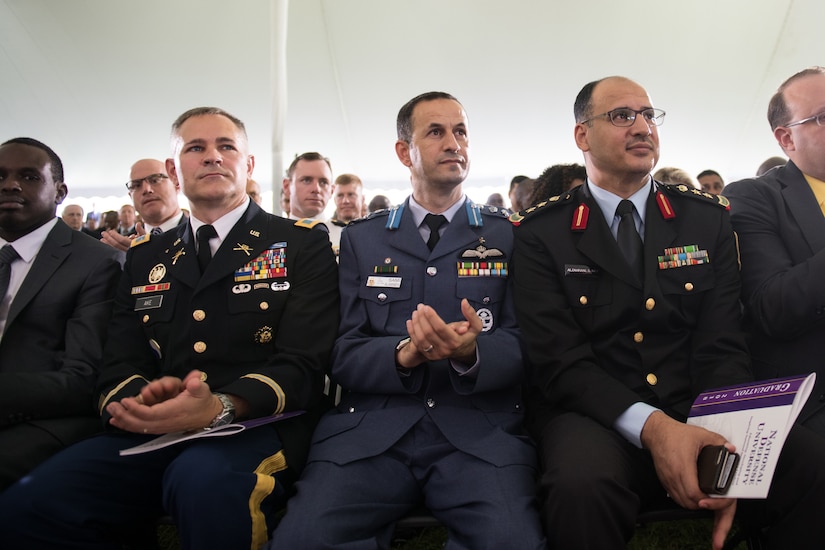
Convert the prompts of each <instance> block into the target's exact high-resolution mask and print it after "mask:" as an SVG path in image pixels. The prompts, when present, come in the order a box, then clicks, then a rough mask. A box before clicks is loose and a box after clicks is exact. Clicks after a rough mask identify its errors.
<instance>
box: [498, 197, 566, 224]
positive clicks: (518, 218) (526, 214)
mask: <svg viewBox="0 0 825 550" xmlns="http://www.w3.org/2000/svg"><path fill="white" fill-rule="evenodd" d="M572 198H573V194H572V193H570V192H569V191H568V192H566V193H563V194H561V195H555V196H553V197H550V198H548V199H545V200H543V201H540V202H537V203H536V204H534V205H533V206H531V207H530V208H527V209H525V210H520V211H519V212H513V213H512V214H511V215H510V222H511V223H512V224H513V225H519V224H520V223H521V222H523V221H525V220H527V219H529V218H532V217H534V216H536V215H537V214H539V213H541V212H545V211H547V209H548V208H549V207H551V206H556V205H557V204H565V203H567V202H568V201H570V199H572Z"/></svg>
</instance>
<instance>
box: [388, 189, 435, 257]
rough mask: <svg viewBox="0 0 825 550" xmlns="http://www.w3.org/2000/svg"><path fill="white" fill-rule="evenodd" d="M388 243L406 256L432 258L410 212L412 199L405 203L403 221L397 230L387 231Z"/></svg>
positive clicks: (402, 214)
mask: <svg viewBox="0 0 825 550" xmlns="http://www.w3.org/2000/svg"><path fill="white" fill-rule="evenodd" d="M386 231H387V243H388V244H389V245H390V246H392V247H393V248H396V249H398V250H400V251H402V252H404V253H405V254H409V255H410V256H413V257H414V258H418V259H420V260H427V258H429V257H430V250H429V249H428V248H427V243H425V242H424V239H422V238H421V235H420V234H419V233H418V227H417V226H416V225H415V221H414V220H413V215H412V213H411V212H410V199H409V198H407V200H406V201H404V210H403V212H401V221H400V222H399V224H398V228H397V229H387V230H386Z"/></svg>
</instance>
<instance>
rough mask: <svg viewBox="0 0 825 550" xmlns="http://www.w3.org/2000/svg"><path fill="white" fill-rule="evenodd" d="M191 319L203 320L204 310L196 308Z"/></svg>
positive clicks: (204, 317) (204, 316)
mask: <svg viewBox="0 0 825 550" xmlns="http://www.w3.org/2000/svg"><path fill="white" fill-rule="evenodd" d="M192 319H194V320H195V321H203V320H204V319H206V312H205V311H204V310H202V309H196V310H195V311H193V312H192Z"/></svg>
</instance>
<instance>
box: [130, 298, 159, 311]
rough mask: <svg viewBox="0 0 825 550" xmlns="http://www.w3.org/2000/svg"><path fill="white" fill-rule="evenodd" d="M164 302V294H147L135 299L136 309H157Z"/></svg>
mask: <svg viewBox="0 0 825 550" xmlns="http://www.w3.org/2000/svg"><path fill="white" fill-rule="evenodd" d="M162 303H163V296H146V297H145V298H138V299H137V301H135V311H141V310H144V309H157V308H159V307H160V304H162Z"/></svg>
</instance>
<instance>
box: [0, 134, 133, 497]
mask: <svg viewBox="0 0 825 550" xmlns="http://www.w3.org/2000/svg"><path fill="white" fill-rule="evenodd" d="M66 193H67V187H66V184H65V183H63V165H62V163H61V161H60V158H59V157H58V156H57V155H56V154H55V153H54V151H52V150H51V149H50V148H49V147H47V146H46V145H44V144H43V143H41V142H39V141H36V140H33V139H30V138H17V139H12V140H9V141H7V142H5V143H4V144H3V145H0V247H6V246H8V247H11V249H13V250H14V251H15V254H14V255H13V256H16V257H13V258H11V259H10V261H9V262H4V261H3V260H0V293H2V296H0V300H1V301H0V334H1V335H2V336H1V337H2V340H0V490H2V489H5V488H6V487H7V486H8V485H10V484H11V483H13V482H15V481H16V480H17V479H19V478H20V477H22V476H23V475H25V474H26V473H28V471H29V470H31V469H32V468H34V467H35V466H37V465H38V464H39V463H40V462H42V461H43V460H45V459H46V458H48V457H49V456H51V455H52V454H54V453H56V452H57V451H59V450H60V449H62V448H64V447H66V446H68V445H69V444H71V443H74V442H75V441H77V440H79V439H81V438H83V437H85V436H87V435H90V434H92V433H95V432H97V431H100V421H99V420H98V419H97V415H96V413H95V410H94V406H93V403H94V398H93V393H94V386H95V380H96V375H97V372H98V369H99V367H100V364H99V363H100V359H101V356H102V354H103V342H104V337H105V334H106V325H107V323H108V321H109V316H110V314H111V308H112V297H113V296H114V291H115V286H116V284H117V279H118V277H119V275H120V264H119V263H118V261H117V254H116V253H115V251H113V250H111V249H110V248H108V247H106V246H103V245H102V244H101V243H99V242H96V241H95V240H94V239H92V238H90V237H88V236H86V235H84V234H83V233H81V232H80V231H73V230H72V229H71V228H69V227H68V226H67V225H66V224H65V223H64V222H63V221H62V220H60V219H58V218H57V217H56V216H55V212H56V209H57V205H58V204H60V203H61V202H62V201H63V199H64V198H65V197H66ZM11 249H7V250H9V252H10V250H11ZM4 254H5V253H0V256H2V255H4Z"/></svg>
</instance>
